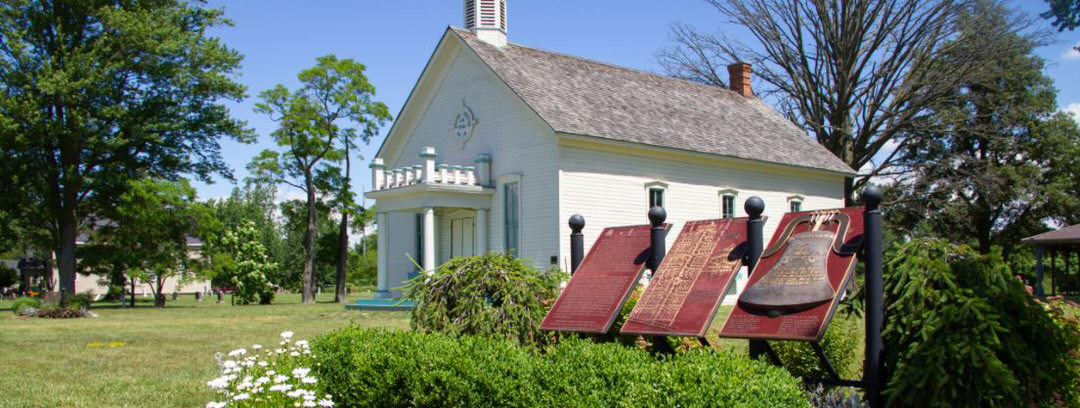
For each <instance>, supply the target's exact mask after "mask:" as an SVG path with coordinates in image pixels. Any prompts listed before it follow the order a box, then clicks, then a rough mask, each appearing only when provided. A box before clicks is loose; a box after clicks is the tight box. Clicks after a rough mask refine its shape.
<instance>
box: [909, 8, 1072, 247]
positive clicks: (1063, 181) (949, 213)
mask: <svg viewBox="0 0 1080 408" xmlns="http://www.w3.org/2000/svg"><path fill="white" fill-rule="evenodd" d="M958 21H959V23H960V28H961V35H960V36H959V37H958V38H957V39H956V40H955V41H954V43H953V48H954V49H957V50H959V53H960V54H967V51H963V50H970V51H973V52H974V51H978V52H980V53H981V54H982V57H981V58H980V59H979V60H978V64H976V66H975V69H973V70H971V71H970V72H968V73H967V74H966V75H964V77H963V81H962V82H961V83H959V84H957V85H956V86H954V87H952V88H949V89H946V90H945V91H946V92H947V96H948V97H947V98H945V99H942V100H940V101H938V102H936V103H934V104H932V105H931V106H930V107H929V109H928V110H927V111H926V112H925V115H923V116H921V117H919V118H918V119H917V122H918V123H919V126H916V127H914V129H915V130H914V131H913V132H912V133H911V134H910V137H909V140H911V143H908V144H907V145H906V146H905V147H904V149H902V150H901V159H902V160H901V163H902V165H904V166H907V167H910V168H911V169H913V170H914V172H913V173H912V174H911V176H910V177H909V178H904V179H901V183H900V185H899V188H898V189H899V190H901V191H903V194H902V196H901V198H902V200H901V203H902V204H903V205H902V206H901V207H899V208H898V212H899V213H900V214H898V216H906V217H908V218H910V219H911V220H913V221H914V220H919V219H923V220H925V222H926V223H927V224H928V225H929V230H930V231H932V232H933V233H935V234H937V235H940V236H944V237H948V238H950V239H952V240H953V241H954V242H961V243H966V242H970V241H972V240H974V241H975V242H976V243H977V246H978V249H979V252H981V253H984V254H985V253H989V252H991V251H992V250H993V248H994V246H995V245H997V246H1000V247H1001V248H1002V249H1003V251H1004V255H1005V256H1006V257H1008V255H1009V254H1010V253H1011V252H1012V251H1011V250H1012V248H1013V247H1014V246H1015V245H1017V244H1018V242H1019V240H1020V238H1023V237H1024V236H1027V235H1030V234H1034V233H1037V232H1041V231H1043V230H1045V229H1046V226H1045V224H1044V222H1045V221H1047V220H1055V221H1058V222H1068V221H1070V215H1071V214H1077V213H1080V198H1078V193H1080V182H1078V181H1077V180H1080V129H1078V128H1077V124H1076V122H1074V121H1073V120H1072V119H1071V118H1069V117H1068V116H1067V115H1066V114H1064V113H1060V112H1057V104H1056V97H1057V95H1056V93H1057V92H1056V89H1055V88H1054V85H1053V81H1052V80H1051V79H1050V78H1048V77H1046V75H1044V74H1043V66H1044V63H1043V61H1042V59H1040V58H1039V57H1038V56H1036V55H1034V54H1033V49H1034V48H1035V46H1036V45H1038V44H1039V38H1040V36H1039V34H1038V33H1036V34H1026V31H1025V30H1024V28H1025V27H1027V26H1028V24H1029V23H1030V20H1029V19H1027V18H1024V17H1022V16H1016V15H1014V14H1012V13H1010V12H1009V11H1008V10H1007V9H1005V8H1004V7H1003V6H1002V5H1000V4H997V3H995V2H992V1H976V2H975V4H974V6H973V7H972V9H971V10H970V11H969V12H965V13H963V14H961V16H960V19H959V20H958ZM940 58H941V60H942V62H943V63H945V64H948V63H951V61H952V59H953V58H955V57H954V56H953V55H952V54H945V55H942V56H940ZM905 210H906V214H905V213H904V212H905ZM1072 217H1075V216H1072Z"/></svg>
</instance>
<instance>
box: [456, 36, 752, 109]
mask: <svg viewBox="0 0 1080 408" xmlns="http://www.w3.org/2000/svg"><path fill="white" fill-rule="evenodd" d="M450 28H452V29H454V30H455V31H457V32H458V33H461V34H469V35H474V34H473V33H472V32H471V31H469V30H466V29H463V28H459V27H454V26H450ZM474 36H475V35H474ZM477 40H479V38H477ZM506 44H507V45H512V46H515V47H518V48H525V49H529V50H533V51H537V52H543V53H548V54H553V55H558V56H560V57H564V58H570V59H576V60H579V61H584V62H588V63H591V64H597V65H603V66H606V67H610V68H615V69H620V70H623V71H629V72H632V73H635V74H639V75H645V76H648V77H653V78H657V79H661V80H666V81H673V82H679V83H682V84H685V85H691V86H694V87H697V88H703V89H706V90H723V91H727V92H732V93H736V92H735V91H732V90H731V89H728V88H727V87H723V86H715V85H708V84H703V83H701V82H694V81H691V80H689V79H685V78H679V77H672V76H667V75H661V74H658V73H655V72H649V71H646V70H644V69H638V68H631V67H627V66H623V65H616V64H612V63H610V62H604V61H599V60H595V59H592V58H586V57H582V56H578V55H573V54H567V53H563V52H558V51H552V50H549V49H546V48H541V47H537V46H532V45H525V44H522V43H517V42H512V41H507V43H506ZM470 46H471V45H470ZM493 47H494V46H493ZM495 48H496V49H498V47H495ZM500 51H501V50H500ZM751 96H752V97H753V98H755V99H759V98H758V97H757V95H751ZM739 97H743V96H742V95H739Z"/></svg>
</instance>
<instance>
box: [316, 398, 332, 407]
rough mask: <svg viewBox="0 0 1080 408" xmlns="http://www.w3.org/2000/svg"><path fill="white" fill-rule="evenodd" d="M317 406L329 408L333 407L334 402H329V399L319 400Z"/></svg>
mask: <svg viewBox="0 0 1080 408" xmlns="http://www.w3.org/2000/svg"><path fill="white" fill-rule="evenodd" d="M319 406H320V407H326V408H330V407H333V406H334V401H331V400H329V399H321V400H319Z"/></svg>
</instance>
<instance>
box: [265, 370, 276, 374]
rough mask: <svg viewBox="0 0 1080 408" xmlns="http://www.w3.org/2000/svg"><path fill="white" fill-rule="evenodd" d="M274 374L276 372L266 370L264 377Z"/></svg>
mask: <svg viewBox="0 0 1080 408" xmlns="http://www.w3.org/2000/svg"><path fill="white" fill-rule="evenodd" d="M274 374H277V371H274V370H266V375H274Z"/></svg>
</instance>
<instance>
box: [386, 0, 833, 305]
mask: <svg viewBox="0 0 1080 408" xmlns="http://www.w3.org/2000/svg"><path fill="white" fill-rule="evenodd" d="M465 7H466V9H465V26H466V29H458V28H453V27H450V28H447V30H446V31H445V32H444V34H443V36H442V38H441V39H440V40H439V43H438V45H437V46H436V48H435V51H434V52H433V53H432V55H431V57H430V60H429V61H428V63H427V66H426V67H425V68H424V70H423V73H422V74H421V76H420V78H419V80H418V81H417V83H416V85H415V87H414V88H413V90H412V93H411V94H410V95H409V98H408V100H407V101H406V103H405V106H404V107H403V108H402V110H401V112H400V113H399V115H398V117H397V120H396V121H395V123H394V125H393V127H392V128H391V130H390V132H389V134H388V136H387V137H386V140H385V141H384V142H383V144H382V145H381V146H380V148H379V151H378V153H377V154H376V158H375V159H374V160H373V162H372V164H371V168H372V190H371V191H369V192H367V193H366V197H368V198H370V199H373V200H375V201H376V205H375V208H376V211H377V220H376V221H377V224H378V230H379V235H378V293H379V294H380V295H381V296H388V297H393V296H397V295H399V293H398V291H397V290H396V289H395V288H398V287H400V285H401V284H402V282H403V281H404V280H405V279H407V278H408V277H409V276H410V275H412V274H415V273H416V272H417V268H416V266H415V265H414V263H413V261H412V260H411V259H415V261H416V262H418V263H420V265H421V266H422V268H424V269H425V270H428V269H431V268H433V267H434V266H436V265H438V264H440V263H442V262H445V261H447V260H449V259H450V258H453V257H457V256H468V255H473V254H481V253H485V252H487V251H510V252H512V253H514V254H516V255H518V256H520V257H522V258H527V259H530V260H531V262H532V263H534V264H535V265H536V266H538V267H541V268H547V267H550V266H558V267H560V268H563V269H564V270H568V269H569V255H570V251H569V245H570V244H569V234H570V230H569V227H568V226H567V222H566V221H567V219H568V218H569V217H570V216H571V215H572V214H575V213H577V214H582V215H583V216H584V217H585V219H586V228H585V230H584V234H585V245H586V251H588V247H589V245H590V244H591V243H592V242H594V241H595V239H596V237H597V234H599V233H600V231H601V230H602V229H603V228H604V227H609V226H616V225H629V224H645V223H646V222H647V221H646V212H647V209H648V208H649V207H650V206H653V205H659V206H662V207H664V208H665V209H666V210H667V213H668V222H670V223H672V224H673V225H674V229H673V230H672V231H671V233H670V235H669V237H670V238H669V239H668V244H669V245H670V244H671V243H673V242H674V237H675V236H677V234H678V233H679V229H680V227H681V226H682V224H683V223H684V222H685V221H688V220H695V219H710V218H721V217H740V216H744V215H745V213H744V210H743V203H744V201H745V200H746V199H747V198H749V197H750V196H755V195H756V196H760V197H761V198H763V199H764V200H765V204H766V211H765V215H766V216H768V217H769V220H768V222H767V224H766V231H765V232H766V234H771V233H772V230H773V229H775V228H776V224H777V222H778V221H779V219H780V216H781V215H782V214H783V213H784V212H786V211H798V210H812V209H818V208H821V209H824V208H835V207H840V206H843V204H844V200H843V181H844V178H845V177H848V176H851V175H853V174H854V171H853V170H852V169H851V168H850V167H848V166H847V165H846V164H844V162H843V161H841V160H840V159H839V158H837V157H836V156H834V155H833V154H832V153H830V152H829V151H828V150H826V149H825V148H824V147H822V146H820V145H818V144H817V143H815V142H814V141H813V140H811V139H810V138H809V136H808V135H807V134H806V132H804V131H803V130H801V129H799V128H798V127H796V126H795V125H793V124H792V123H791V122H789V121H788V120H787V119H785V118H784V117H783V116H782V115H781V114H779V113H778V112H776V111H775V110H773V109H772V108H771V107H769V106H768V105H767V104H765V103H764V102H762V101H761V99H759V98H757V97H756V96H754V95H753V93H752V91H751V86H750V83H751V75H752V72H751V67H750V65H748V64H735V65H732V66H730V67H728V69H729V73H730V74H731V80H730V83H731V84H732V85H731V87H730V88H729V89H725V88H719V87H712V86H705V85H700V84H697V83H691V82H687V81H683V80H679V79H674V78H668V77H664V76H659V75H654V74H650V73H647V72H641V71H637V70H633V69H627V68H622V67H618V66H614V65H610V64H605V63H601V62H596V61H591V60H587V59H582V58H578V57H573V56H569V55H564V54H559V53H555V52H551V51H546V50H541V49H537V48H532V47H527V46H524V45H518V44H514V43H510V42H508V41H507V38H506V27H507V22H506V13H505V12H506V3H505V1H497V0H477V1H467V2H465ZM767 236H768V235H767ZM410 258H411V259H410ZM742 277H743V279H745V272H743V273H742ZM737 286H740V287H741V285H737Z"/></svg>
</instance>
